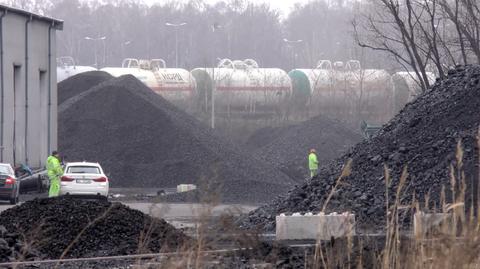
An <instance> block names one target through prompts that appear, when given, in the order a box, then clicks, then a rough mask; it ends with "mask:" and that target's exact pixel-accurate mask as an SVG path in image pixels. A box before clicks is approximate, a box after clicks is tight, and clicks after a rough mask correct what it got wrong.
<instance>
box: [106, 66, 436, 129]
mask: <svg viewBox="0 0 480 269" xmlns="http://www.w3.org/2000/svg"><path fill="white" fill-rule="evenodd" d="M100 70H102V71H105V72H108V73H110V74H111V75H113V76H121V75H125V74H131V75H134V76H135V77H137V78H138V79H139V80H140V81H142V82H143V83H145V85H147V86H148V87H150V88H151V89H152V90H153V91H155V92H157V93H158V94H160V95H161V96H163V97H164V98H165V99H167V100H169V101H171V102H172V103H174V104H176V105H178V106H180V107H182V108H183V109H185V110H187V111H189V112H193V113H196V114H197V115H199V114H201V113H204V114H208V113H211V111H212V109H213V107H215V108H214V109H215V114H216V115H219V116H222V117H245V116H249V117H251V116H254V117H262V116H265V115H278V116H280V117H286V116H287V117H288V116H291V115H294V116H299V117H303V118H305V117H310V116H314V115H319V114H323V115H327V116H330V117H332V118H337V119H341V120H345V121H350V122H352V121H359V120H366V121H369V122H373V123H383V122H385V121H387V120H388V119H389V118H391V117H392V116H393V115H394V114H395V113H396V112H398V110H400V109H401V108H402V107H403V106H404V105H405V104H406V103H407V102H409V101H411V100H412V99H414V98H415V96H416V95H418V94H419V92H420V87H419V85H418V84H417V83H416V82H415V76H414V75H413V74H412V73H410V72H398V73H395V74H393V75H390V74H389V73H388V72H387V71H386V70H382V69H363V68H362V67H361V65H360V62H359V61H356V60H350V61H347V62H345V63H344V62H334V63H332V62H331V61H329V60H321V61H319V62H318V63H317V66H316V67H315V68H313V69H294V70H291V71H290V72H289V73H287V72H285V71H283V70H282V69H278V68H261V67H259V65H258V63H257V62H255V61H254V60H252V59H246V60H234V61H232V60H230V59H222V60H220V62H219V63H218V65H217V67H214V68H211V67H206V68H195V69H193V70H191V71H188V70H185V69H180V68H167V67H166V64H165V61H163V60H162V59H152V60H138V59H132V58H129V59H124V60H123V62H122V67H106V68H102V69H100ZM429 77H431V80H432V81H433V80H434V78H435V75H434V74H433V73H429ZM212 101H213V102H214V103H213V104H214V106H212Z"/></svg>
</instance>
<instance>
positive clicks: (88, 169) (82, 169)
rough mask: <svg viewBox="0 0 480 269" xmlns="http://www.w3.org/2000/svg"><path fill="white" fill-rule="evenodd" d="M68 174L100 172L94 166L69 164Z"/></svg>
mask: <svg viewBox="0 0 480 269" xmlns="http://www.w3.org/2000/svg"><path fill="white" fill-rule="evenodd" d="M67 173H69V174H100V169H99V168H98V167H95V166H70V167H68V169H67Z"/></svg>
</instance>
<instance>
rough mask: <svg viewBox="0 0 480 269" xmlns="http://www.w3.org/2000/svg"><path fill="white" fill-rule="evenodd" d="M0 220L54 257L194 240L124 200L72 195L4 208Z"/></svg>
mask: <svg viewBox="0 0 480 269" xmlns="http://www.w3.org/2000/svg"><path fill="white" fill-rule="evenodd" d="M0 225H3V226H4V227H6V229H7V230H9V231H17V232H18V233H20V234H23V235H25V238H26V240H25V241H26V242H33V245H32V247H33V248H34V249H36V250H38V251H39V253H41V255H42V257H43V258H51V259H55V258H60V257H61V256H62V253H63V252H64V251H65V256H64V257H65V258H77V257H97V256H115V255H128V254H137V253H150V252H153V253H155V252H169V251H177V250H178V249H181V248H182V247H185V245H187V246H188V244H190V242H191V241H190V240H191V239H189V237H187V236H186V235H184V234H183V233H182V232H180V231H178V230H176V229H175V228H174V227H173V226H171V225H170V224H168V223H166V222H165V221H164V220H160V219H154V218H151V217H149V216H148V215H145V214H143V213H142V212H140V211H138V210H133V209H130V208H128V207H126V206H124V205H122V204H120V203H110V202H107V201H89V200H80V199H73V198H69V197H58V198H46V199H35V200H31V201H28V202H25V203H23V204H22V205H20V206H16V207H13V208H10V209H8V210H6V211H4V212H2V213H1V214H0ZM77 237H78V238H77ZM0 244H1V240H0Z"/></svg>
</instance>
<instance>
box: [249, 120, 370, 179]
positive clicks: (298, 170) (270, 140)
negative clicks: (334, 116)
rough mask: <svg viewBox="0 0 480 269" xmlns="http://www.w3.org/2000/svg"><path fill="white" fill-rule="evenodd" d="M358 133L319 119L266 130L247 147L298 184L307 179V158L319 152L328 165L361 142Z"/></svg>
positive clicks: (260, 132)
mask: <svg viewBox="0 0 480 269" xmlns="http://www.w3.org/2000/svg"><path fill="white" fill-rule="evenodd" d="M361 139H362V137H361V136H360V134H359V133H356V132H354V131H352V130H351V129H349V128H347V127H346V126H345V125H344V124H342V123H341V122H339V121H336V120H331V119H329V118H326V117H323V116H317V117H314V118H312V119H310V120H307V121H305V122H302V123H299V124H294V125H288V126H283V127H266V128H263V129H260V130H258V131H257V132H255V133H254V134H253V135H252V136H251V137H250V138H249V140H248V141H247V144H246V145H247V147H249V148H251V149H252V150H253V153H254V154H255V155H256V156H258V157H259V158H261V159H263V160H265V161H267V162H270V163H271V164H273V165H276V166H278V167H279V168H280V169H281V171H283V172H284V173H286V174H287V175H289V176H290V177H291V178H293V179H296V180H297V181H302V180H304V179H305V178H306V177H307V175H308V168H307V167H308V166H307V156H308V152H309V150H310V149H311V148H314V149H316V150H317V156H318V161H319V163H320V164H325V163H326V162H329V161H331V160H333V159H335V158H337V157H339V156H341V155H342V154H343V153H345V152H346V151H347V150H348V149H349V148H350V147H351V146H352V145H354V144H356V143H357V142H359V141H361Z"/></svg>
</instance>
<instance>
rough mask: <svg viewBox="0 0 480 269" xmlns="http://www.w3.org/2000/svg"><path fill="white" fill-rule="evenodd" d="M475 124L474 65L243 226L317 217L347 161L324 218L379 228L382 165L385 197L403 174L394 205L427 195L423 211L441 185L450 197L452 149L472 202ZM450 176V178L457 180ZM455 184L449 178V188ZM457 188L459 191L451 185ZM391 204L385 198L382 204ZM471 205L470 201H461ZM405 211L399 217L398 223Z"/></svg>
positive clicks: (479, 116)
mask: <svg viewBox="0 0 480 269" xmlns="http://www.w3.org/2000/svg"><path fill="white" fill-rule="evenodd" d="M479 122H480V66H468V67H458V68H456V69H455V70H451V71H450V72H449V76H448V78H447V79H445V80H444V81H439V82H437V83H436V84H435V85H434V86H433V87H432V88H431V89H430V90H428V91H427V92H426V93H424V94H423V95H421V96H420V97H418V98H417V99H416V100H415V101H413V102H412V103H409V104H408V105H407V106H406V107H405V108H404V109H403V110H402V111H401V112H400V113H399V114H398V115H397V116H395V118H393V119H392V120H391V121H390V122H389V123H388V124H386V125H385V126H384V127H383V128H382V130H381V131H380V133H379V134H378V135H377V136H376V137H374V138H373V139H371V140H369V141H365V142H362V143H359V144H358V145H356V146H355V147H354V148H352V149H351V150H350V151H349V152H348V153H346V154H345V155H343V156H342V157H341V158H338V159H337V160H335V161H332V162H331V163H329V164H327V165H324V166H323V167H322V168H321V169H320V173H319V176H318V177H316V178H315V179H314V180H313V181H312V183H311V184H303V185H302V186H299V187H297V188H295V189H293V190H292V191H290V192H289V194H288V195H286V196H285V197H279V198H278V199H276V200H275V201H274V202H272V203H271V204H269V205H266V206H263V207H261V208H259V209H258V210H255V211H253V212H251V213H250V214H249V216H248V217H247V218H246V219H244V220H243V226H244V227H247V228H248V227H249V228H251V227H254V226H259V227H263V228H265V229H267V230H272V229H274V227H275V215H276V214H279V213H282V212H286V213H289V212H307V211H319V210H321V208H322V207H323V205H324V202H325V200H326V198H327V196H328V194H329V193H330V192H331V189H332V186H333V185H334V184H335V181H336V179H337V178H338V176H339V175H340V172H341V170H342V166H343V165H344V164H345V163H346V162H347V160H348V159H350V158H351V159H352V160H353V166H352V174H351V176H349V177H348V178H346V179H345V181H344V184H342V185H341V186H340V188H339V189H338V190H337V191H336V192H335V194H334V195H333V197H332V200H331V201H330V203H329V204H328V207H327V210H328V211H337V212H341V211H353V212H354V213H355V214H356V215H357V222H358V223H359V224H360V225H361V226H363V227H364V228H376V229H379V228H382V227H384V224H385V215H386V214H385V193H386V191H385V177H384V164H385V165H386V166H387V167H388V169H389V170H390V175H391V177H392V182H391V184H390V189H389V193H390V194H392V193H394V192H395V190H397V187H398V183H399V178H400V175H401V172H402V170H403V168H404V167H407V170H408V172H409V176H408V178H407V181H406V184H405V186H404V189H403V192H402V194H401V197H400V201H401V204H402V205H411V204H412V199H413V197H414V195H415V197H416V199H418V200H420V201H424V200H425V199H424V198H425V196H427V194H428V195H429V196H430V204H429V205H428V206H430V209H432V208H433V207H434V204H436V205H437V206H438V205H439V203H440V196H441V189H442V186H445V188H446V190H447V193H446V195H447V198H448V197H449V196H451V194H452V193H451V191H449V190H450V179H451V177H450V170H449V166H450V165H451V164H452V163H453V164H454V166H457V165H456V164H455V159H456V157H455V153H456V145H457V142H458V141H459V140H461V141H462V144H463V148H464V149H463V170H464V172H465V175H466V183H467V195H466V197H467V198H468V199H470V198H472V197H473V200H474V203H476V200H477V191H476V189H477V183H476V182H477V180H478V147H477V139H476V135H477V132H478V128H479ZM457 175H458V174H457ZM458 180H459V179H458V178H457V181H458ZM456 185H457V187H458V185H459V184H456ZM392 200H393V197H390V201H392ZM466 203H467V204H471V200H467V202H466ZM411 213H412V212H409V211H408V210H407V211H405V217H406V218H407V219H406V220H407V222H408V216H411Z"/></svg>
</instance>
